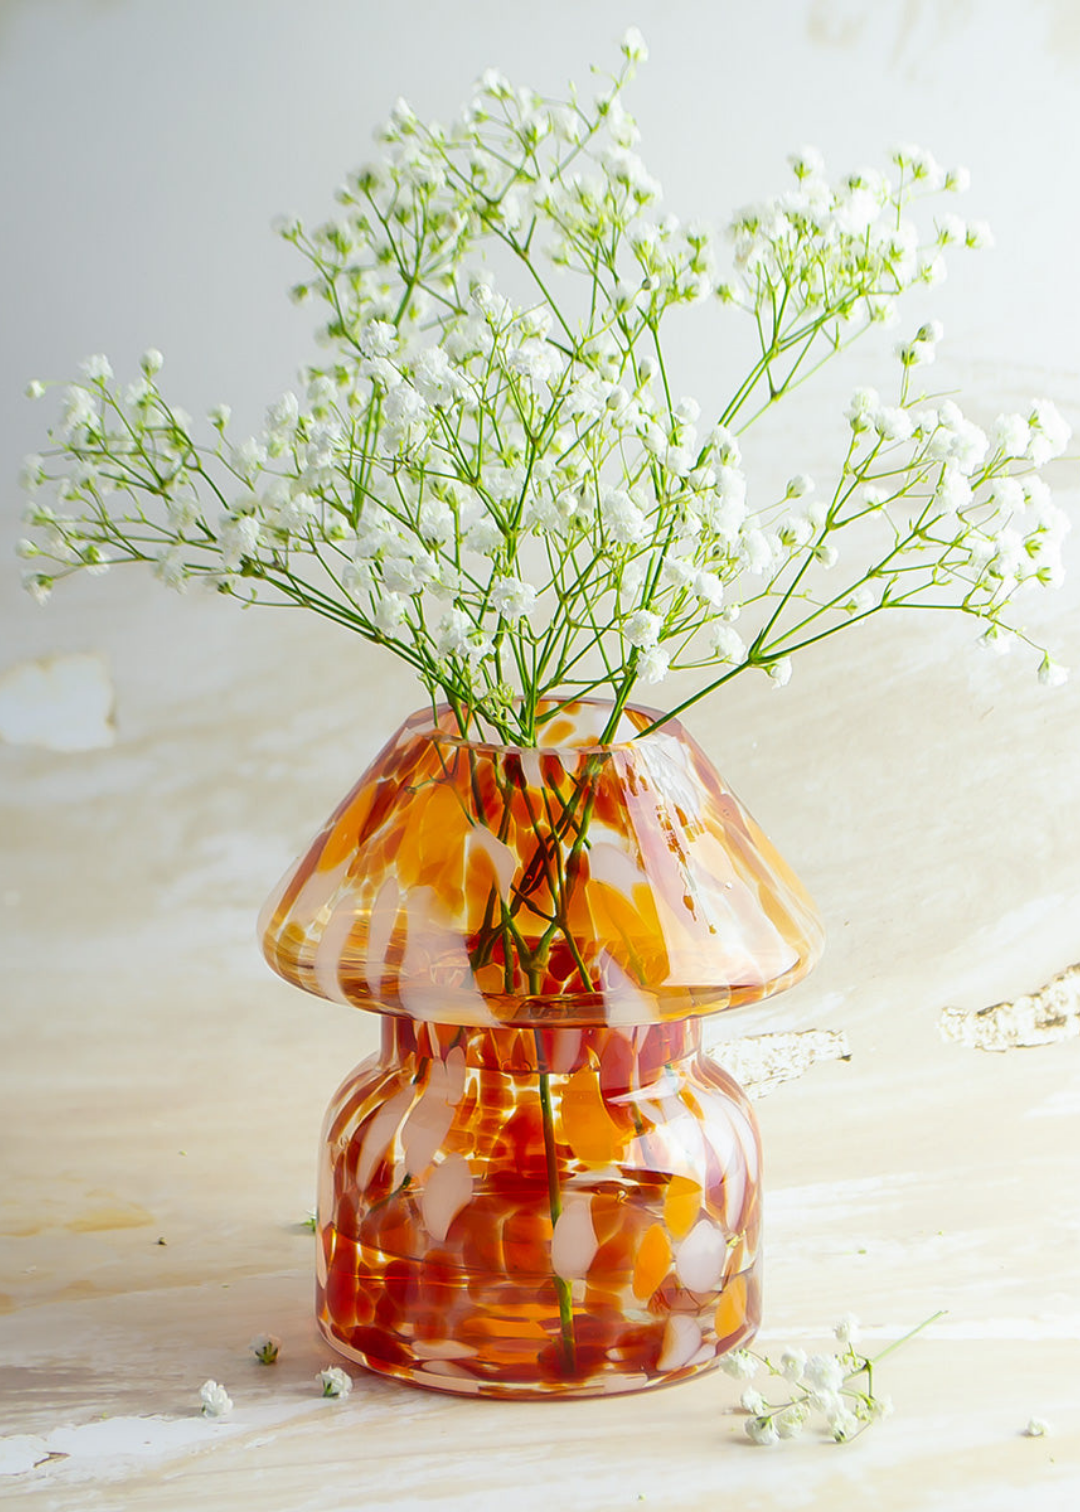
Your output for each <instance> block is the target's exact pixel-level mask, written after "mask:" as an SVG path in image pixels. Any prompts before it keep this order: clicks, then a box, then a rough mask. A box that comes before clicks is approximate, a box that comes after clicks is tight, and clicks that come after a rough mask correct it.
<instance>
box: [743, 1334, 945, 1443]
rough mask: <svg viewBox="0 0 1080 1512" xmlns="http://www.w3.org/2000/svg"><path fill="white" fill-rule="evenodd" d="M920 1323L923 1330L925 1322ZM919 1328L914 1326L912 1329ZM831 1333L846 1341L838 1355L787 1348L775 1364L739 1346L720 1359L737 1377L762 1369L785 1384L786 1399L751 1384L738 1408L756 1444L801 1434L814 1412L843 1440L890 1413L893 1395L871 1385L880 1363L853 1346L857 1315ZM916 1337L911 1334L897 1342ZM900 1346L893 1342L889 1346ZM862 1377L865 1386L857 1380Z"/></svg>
mask: <svg viewBox="0 0 1080 1512" xmlns="http://www.w3.org/2000/svg"><path fill="white" fill-rule="evenodd" d="M928 1321H932V1320H928ZM920 1327H922V1328H925V1327H926V1324H922V1325H920ZM919 1331H920V1330H919V1329H915V1330H913V1333H917V1332H919ZM833 1332H834V1333H835V1335H836V1338H837V1339H838V1340H839V1341H840V1343H841V1344H843V1345H844V1349H843V1351H842V1352H841V1353H839V1354H811V1355H807V1354H806V1352H805V1350H802V1349H785V1350H784V1351H783V1353H782V1354H781V1355H780V1357H779V1359H778V1360H777V1361H775V1362H773V1361H772V1360H770V1359H769V1358H768V1357H767V1356H761V1355H757V1354H753V1353H752V1352H751V1351H750V1350H746V1349H737V1350H734V1351H733V1352H732V1353H731V1354H728V1355H725V1356H723V1358H722V1359H721V1360H720V1368H721V1370H723V1371H725V1372H726V1373H727V1374H728V1375H729V1376H732V1377H733V1378H734V1379H735V1380H737V1381H751V1380H753V1379H754V1377H755V1376H756V1375H757V1374H758V1373H759V1371H760V1370H762V1369H764V1370H766V1371H767V1372H768V1374H769V1375H770V1376H772V1377H774V1378H776V1379H779V1380H783V1381H784V1382H786V1383H787V1387H788V1399H787V1400H786V1401H784V1402H780V1403H770V1402H768V1401H766V1399H765V1397H764V1396H763V1395H762V1393H761V1392H760V1391H758V1390H757V1389H756V1388H754V1387H752V1386H747V1387H746V1388H745V1390H744V1391H743V1393H742V1396H741V1398H740V1406H741V1408H742V1410H743V1411H744V1412H745V1413H746V1414H747V1418H746V1425H745V1426H746V1435H747V1437H748V1438H749V1439H750V1440H751V1442H752V1443H755V1444H761V1445H765V1446H768V1445H772V1444H776V1443H779V1441H780V1440H781V1439H790V1438H798V1436H799V1435H800V1434H801V1433H802V1431H803V1429H804V1428H805V1427H806V1426H807V1425H808V1424H809V1423H810V1422H811V1421H812V1419H813V1417H814V1415H815V1414H817V1415H818V1416H819V1417H820V1418H821V1419H822V1420H823V1421H824V1424H825V1427H826V1430H827V1432H828V1434H829V1436H830V1437H831V1438H833V1439H834V1440H836V1441H837V1442H838V1443H844V1442H846V1441H847V1440H849V1439H852V1438H855V1437H856V1436H857V1435H858V1434H860V1433H862V1432H863V1431H864V1430H865V1429H866V1428H868V1427H869V1426H870V1425H871V1424H872V1423H877V1422H880V1421H881V1420H882V1419H883V1418H885V1417H888V1415H889V1414H890V1413H891V1412H892V1402H891V1401H890V1399H889V1398H888V1397H887V1396H880V1395H878V1394H877V1393H875V1391H874V1389H873V1375H872V1371H873V1367H874V1365H875V1364H876V1361H875V1360H869V1359H867V1358H866V1356H865V1355H862V1354H860V1353H859V1352H858V1351H857V1350H856V1349H855V1344H856V1342H857V1340H858V1337H859V1323H858V1319H857V1318H855V1317H854V1316H853V1315H852V1314H851V1313H848V1314H846V1315H845V1316H844V1317H843V1318H841V1319H840V1321H839V1322H838V1323H837V1324H836V1327H835V1329H834V1330H833ZM912 1336H913V1335H912V1334H908V1335H906V1336H905V1339H904V1340H900V1341H898V1343H903V1342H906V1339H907V1338H911V1337H912ZM896 1347H897V1345H892V1346H890V1349H894V1348H896ZM885 1352H886V1351H883V1352H882V1353H883V1354H884V1353H885ZM879 1358H880V1357H879ZM864 1375H865V1376H866V1387H865V1389H863V1388H862V1387H860V1386H857V1385H855V1384H854V1383H855V1382H856V1381H858V1379H859V1378H860V1377H861V1376H864Z"/></svg>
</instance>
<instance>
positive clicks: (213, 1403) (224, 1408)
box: [199, 1381, 233, 1418]
mask: <svg viewBox="0 0 1080 1512" xmlns="http://www.w3.org/2000/svg"><path fill="white" fill-rule="evenodd" d="M199 1397H200V1399H201V1401H202V1411H203V1417H215V1418H216V1417H225V1416H227V1414H228V1413H230V1412H231V1411H232V1407H233V1404H232V1397H231V1396H230V1395H229V1393H228V1392H227V1391H226V1390H225V1388H224V1386H220V1385H219V1384H218V1383H217V1381H206V1382H205V1383H204V1384H203V1386H202V1388H201V1390H200V1391H199Z"/></svg>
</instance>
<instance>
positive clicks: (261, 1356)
mask: <svg viewBox="0 0 1080 1512" xmlns="http://www.w3.org/2000/svg"><path fill="white" fill-rule="evenodd" d="M248 1347H249V1348H250V1350H251V1352H252V1354H253V1355H254V1356H255V1358H256V1359H257V1360H258V1361H259V1363H260V1364H262V1365H273V1364H274V1362H275V1361H276V1359H277V1357H278V1355H279V1353H280V1352H281V1340H280V1339H279V1338H278V1336H277V1334H265V1333H264V1334H256V1335H255V1337H254V1338H253V1339H252V1341H251V1343H250V1345H249V1346H248Z"/></svg>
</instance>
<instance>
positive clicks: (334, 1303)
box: [260, 702, 822, 1396]
mask: <svg viewBox="0 0 1080 1512" xmlns="http://www.w3.org/2000/svg"><path fill="white" fill-rule="evenodd" d="M606 715H607V711H606V710H605V709H604V707H603V706H602V705H596V704H590V703H588V702H583V703H581V704H578V705H575V706H572V707H571V708H569V709H567V710H565V711H562V712H560V713H559V714H558V715H557V716H556V717H555V718H553V719H552V720H551V721H550V723H549V724H548V725H547V726H546V727H545V729H544V740H545V744H544V746H543V747H542V748H539V749H519V748H514V747H505V746H496V745H487V744H478V743H475V742H469V741H465V740H463V739H461V737H460V736H459V735H457V734H456V733H455V731H456V724H455V723H454V720H453V716H452V715H451V713H450V711H449V710H440V711H438V712H437V715H436V716H434V717H433V715H432V713H431V711H426V712H424V713H422V714H417V715H414V716H413V717H412V718H411V719H409V720H407V721H406V723H405V724H404V725H403V726H402V728H401V730H400V731H399V732H398V734H397V735H396V736H395V737H394V738H393V739H392V740H391V741H390V743H389V744H388V745H387V746H386V748H385V749H384V750H383V751H382V753H381V754H380V755H379V757H378V758H377V759H376V761H375V762H374V763H373V765H372V766H371V768H370V769H369V770H368V771H367V772H366V773H365V774H364V776H363V777H362V778H361V780H360V782H359V783H358V784H357V786H356V787H355V788H354V790H353V791H352V792H351V793H350V794H349V795H348V797H347V798H346V799H345V801H344V802H343V803H342V804H341V806H340V807H339V808H338V809H337V811H336V812H335V813H334V814H333V815H332V816H331V818H330V820H329V821H328V822H327V824H326V826H325V827H324V829H323V831H322V833H321V834H320V835H319V836H318V838H317V839H316V840H315V842H314V843H313V845H312V846H311V847H310V849H309V850H308V852H307V854H306V855H305V856H304V857H303V858H302V859H301V860H300V861H299V862H298V863H297V864H296V866H295V867H293V868H292V869H291V870H290V872H289V873H288V875H287V876H286V877H285V879H284V880H283V882H282V883H281V884H280V886H279V888H278V889H277V891H276V893H275V894H274V896H273V897H272V898H271V899H270V900H269V902H268V903H267V905H266V908H265V909H264V912H263V916H262V919H261V921H260V928H261V930H262V934H263V940H264V948H265V950H266V954H267V958H268V960H269V961H270V964H271V965H272V966H273V967H274V969H275V970H276V971H278V972H279V973H280V974H281V975H282V976H284V977H285V978H286V979H287V980H288V981H291V982H294V983H295V984H296V985H298V986H301V987H304V988H306V989H307V990H309V991H311V992H315V993H319V994H321V995H322V996H325V997H329V998H335V999H338V1000H340V1001H344V1002H347V1003H352V1004H355V1005H356V1006H358V1007H363V1008H368V1009H372V1010H374V1011H376V1012H379V1013H382V1014H384V1015H386V1019H385V1021H384V1024H383V1036H382V1049H381V1052H380V1053H379V1054H378V1055H377V1056H375V1057H374V1058H372V1059H370V1060H368V1061H366V1062H365V1063H364V1064H363V1065H361V1066H359V1067H358V1068H357V1069H356V1071H355V1072H353V1074H352V1075H351V1076H350V1077H349V1078H348V1079H347V1080H346V1082H345V1083H344V1084H343V1086H342V1087H341V1088H340V1089H339V1091H338V1093H337V1094H336V1096H335V1098H334V1101H333V1103H332V1104H331V1107H330V1110H329V1113H328V1116H327V1124H326V1129H325V1135H326V1138H325V1141H324V1147H323V1154H322V1164H321V1172H320V1183H319V1257H318V1281H319V1298H318V1310H319V1321H320V1325H321V1327H322V1329H323V1331H324V1333H325V1334H326V1336H327V1338H328V1339H329V1340H330V1342H331V1343H332V1344H333V1345H334V1346H335V1347H336V1348H337V1349H339V1350H341V1351H342V1352H343V1353H344V1354H346V1355H348V1356H349V1357H351V1358H353V1359H355V1360H358V1361H360V1362H361V1363H362V1364H364V1365H366V1366H368V1367H369V1368H370V1369H373V1370H377V1371H381V1372H383V1373H385V1374H388V1375H394V1376H399V1377H403V1378H405V1379H408V1380H411V1381H414V1382H416V1383H418V1384H421V1385H426V1386H431V1387H435V1388H438V1389H440V1390H448V1391H457V1392H465V1393H479V1394H483V1395H489V1396H530V1395H570V1394H573V1395H593V1394H601V1393H606V1392H620V1391H631V1390H636V1389H639V1388H642V1387H647V1386H653V1385H659V1384H661V1383H663V1382H666V1381H670V1380H675V1379H680V1378H682V1377H684V1376H688V1375H692V1374H694V1373H696V1372H697V1371H700V1370H703V1369H706V1368H707V1367H708V1366H710V1365H711V1364H713V1363H714V1362H715V1360H716V1359H717V1358H718V1356H719V1355H721V1354H723V1353H724V1352H726V1351H727V1350H729V1349H732V1348H734V1347H735V1346H737V1345H739V1344H742V1343H745V1342H746V1340H747V1339H749V1338H750V1337H751V1335H752V1334H753V1332H754V1330H755V1328H756V1326H757V1322H758V1318H759V1313H760V1275H759V1226H760V1208H759V1192H760V1151H759V1143H758V1135H757V1129H756V1125H755V1121H754V1117H753V1114H752V1112H751V1109H750V1106H749V1104H748V1103H747V1100H746V1098H745V1095H744V1094H743V1093H742V1091H741V1090H740V1088H739V1087H738V1086H737V1085H736V1083H735V1082H734V1081H733V1080H732V1079H731V1077H729V1076H728V1075H727V1074H726V1073H725V1072H723V1071H722V1070H721V1069H720V1068H719V1067H718V1066H716V1065H715V1063H713V1062H712V1061H710V1060H709V1059H708V1057H707V1056H705V1055H703V1054H702V1052H701V1026H700V1022H699V1021H700V1017H701V1016H702V1015H705V1014H709V1013H713V1012H716V1011H718V1010H720V1009H723V1008H729V1007H735V1006H738V1005H739V1004H742V1003H748V1002H754V1001H757V1000H759V999H760V998H763V997H765V996H767V995H769V994H771V993H774V992H777V991H780V990H781V989H782V988H784V987H787V986H789V985H790V984H791V983H792V982H794V981H796V980H798V978H799V977H800V976H802V975H803V974H804V973H805V972H806V971H807V970H808V969H809V968H810V966H811V965H812V964H813V962H814V961H815V960H816V958H817V956H818V954H819V953H820V949H821V943H822V935H821V928H820V924H819V922H818V918H817V915H816V913H815V911H814V908H813V905H812V903H811V902H810V900H809V898H808V897H807V895H806V893H805V892H804V890H803V889H802V887H801V885H800V884H799V882H798V880H797V879H796V878H795V877H794V875H793V874H792V872H791V871H790V869H789V868H788V867H787V866H786V865H785V863H784V862H783V861H782V860H781V858H780V857H779V856H778V855H777V853H776V851H775V850H774V849H773V847H772V846H771V844H770V843H769V841H768V840H767V839H766V838H765V836H764V835H763V834H762V832H761V831H760V830H759V829H758V827H757V826H756V825H755V824H754V822H753V820H752V819H751V818H750V817H749V815H747V813H746V812H745V810H744V809H743V808H742V806H741V805H740V804H739V802H738V800H737V799H736V798H735V797H734V795H733V794H732V793H731V792H730V791H729V790H728V789H727V788H726V787H725V786H724V784H723V782H722V781H721V779H720V778H719V777H718V776H717V774H716V772H715V771H714V770H713V768H712V767H711V765H710V764H709V762H708V760H707V759H706V757H705V756H704V754H703V753H702V751H701V750H700V749H699V747H698V746H697V745H696V744H695V743H694V742H693V741H692V740H691V739H690V737H689V736H688V735H687V734H686V733H685V731H684V730H682V729H681V727H680V726H679V725H678V724H677V723H675V722H674V721H672V722H669V723H668V724H667V725H665V726H664V727H663V728H662V729H661V730H658V731H654V732H653V733H651V734H648V735H643V736H641V737H640V738H639V739H634V736H635V735H636V734H637V733H638V732H639V731H641V730H643V729H645V728H646V727H647V726H648V725H649V724H650V723H651V722H652V720H653V719H654V718H655V715H654V714H653V713H652V711H649V710H643V709H629V710H627V711H626V712H625V713H624V715H623V718H622V722H621V726H620V728H619V730H618V731H617V732H616V736H615V739H614V740H613V741H611V742H610V743H608V744H606V745H602V746H601V745H598V744H597V743H596V741H597V733H598V731H599V729H601V728H602V727H603V724H604V721H605V719H606Z"/></svg>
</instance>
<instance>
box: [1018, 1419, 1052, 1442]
mask: <svg viewBox="0 0 1080 1512" xmlns="http://www.w3.org/2000/svg"><path fill="white" fill-rule="evenodd" d="M1053 1431H1054V1430H1053V1429H1052V1428H1051V1427H1050V1424H1049V1423H1048V1422H1047V1421H1046V1419H1045V1418H1036V1417H1033V1418H1029V1419H1028V1425H1027V1427H1026V1428H1025V1429H1024V1437H1025V1438H1048V1437H1049V1435H1050V1434H1051V1433H1053Z"/></svg>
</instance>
